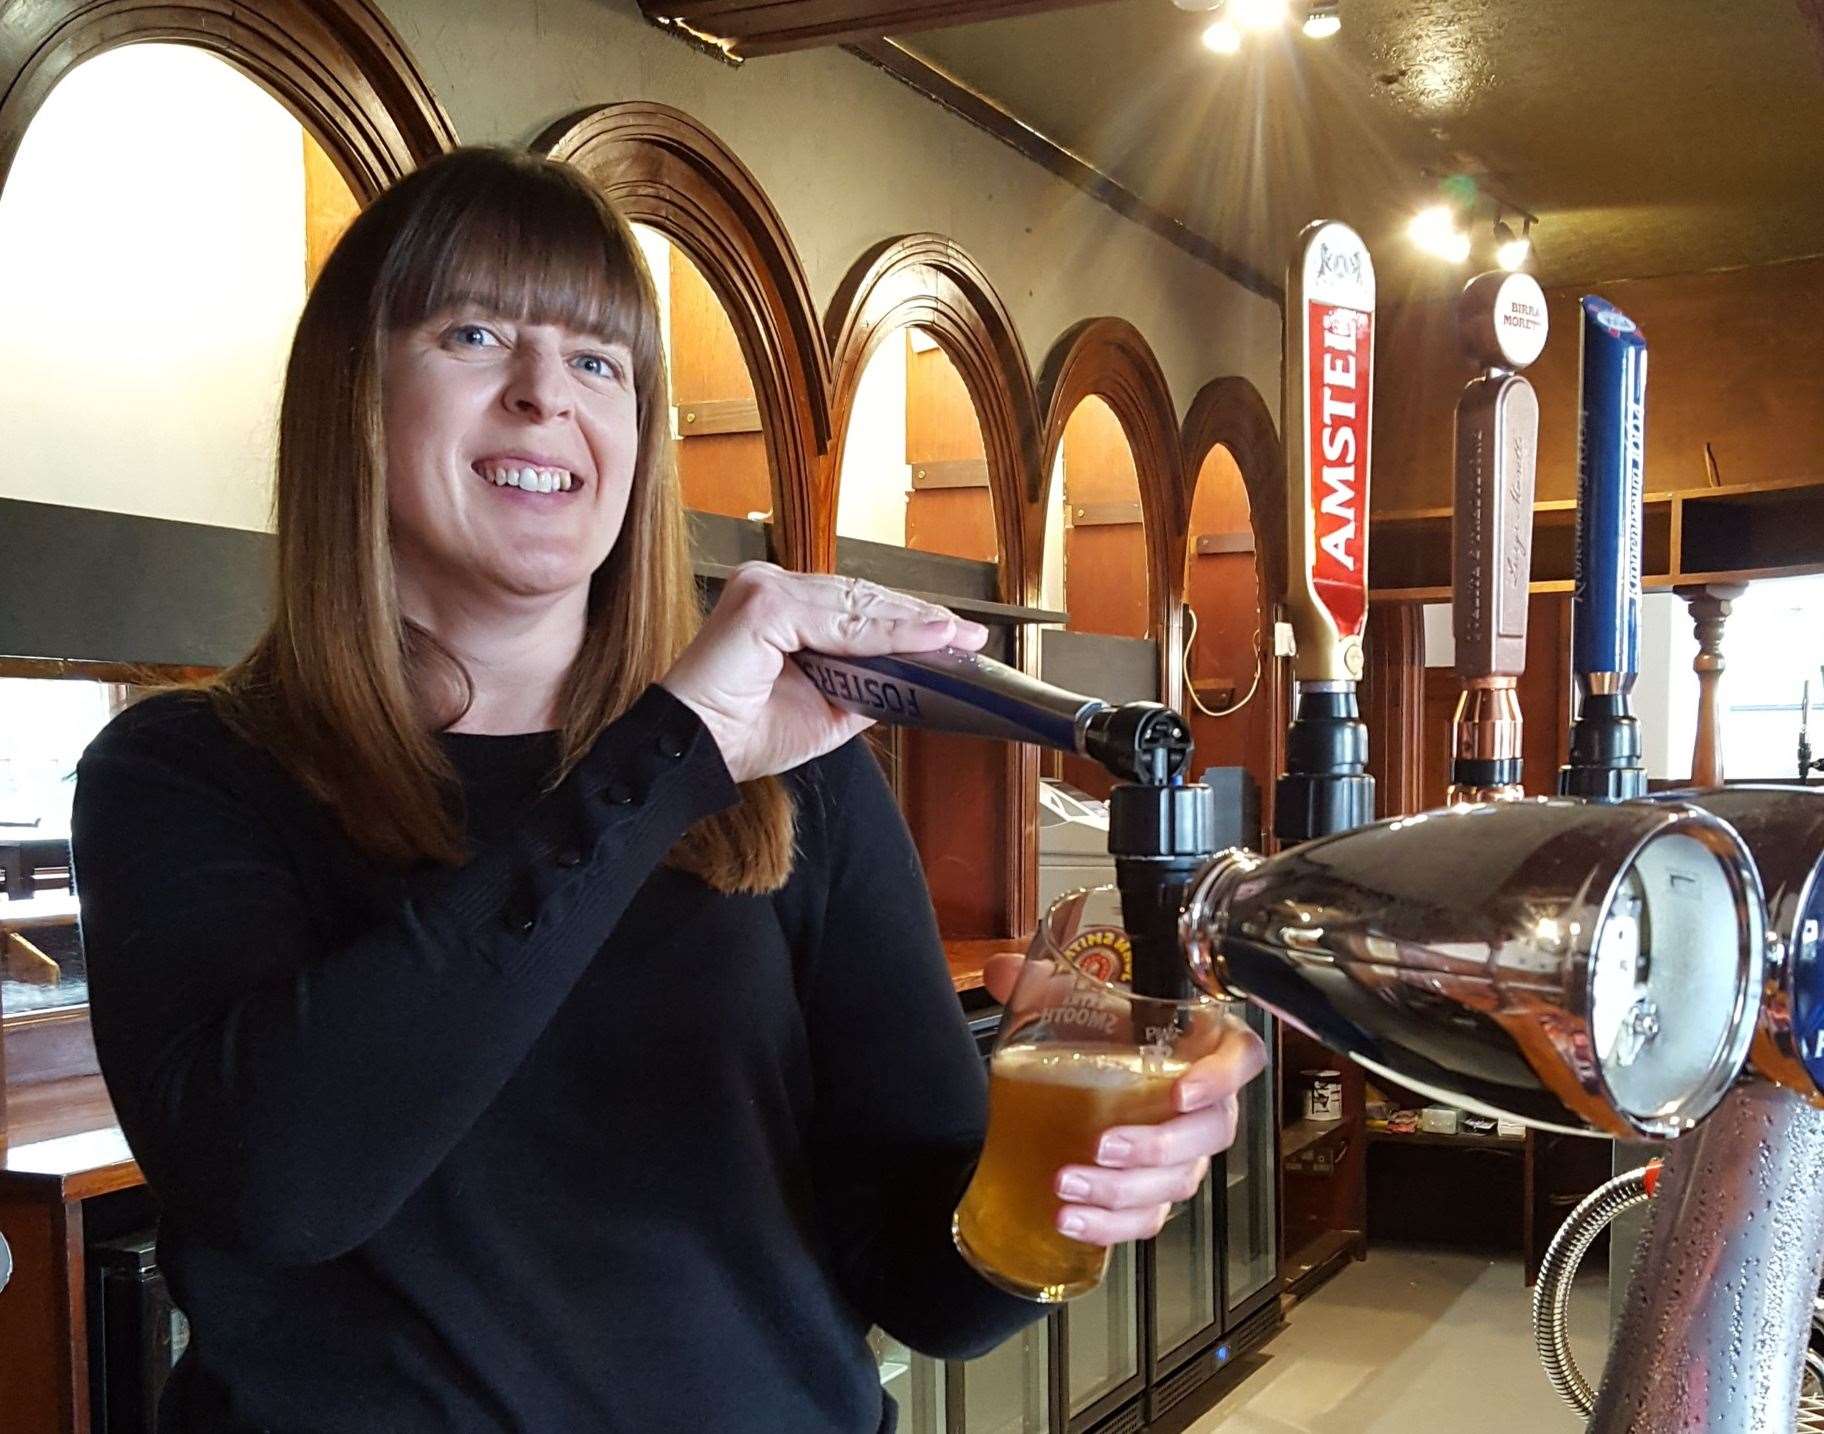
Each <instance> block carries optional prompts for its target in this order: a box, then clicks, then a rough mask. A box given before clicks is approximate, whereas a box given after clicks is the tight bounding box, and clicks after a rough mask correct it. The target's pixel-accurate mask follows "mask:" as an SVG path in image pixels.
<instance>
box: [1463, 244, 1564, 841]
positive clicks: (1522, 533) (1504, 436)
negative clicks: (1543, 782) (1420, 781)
mask: <svg viewBox="0 0 1824 1434" xmlns="http://www.w3.org/2000/svg"><path fill="white" fill-rule="evenodd" d="M1457 332H1458V335H1459V336H1460V338H1461V339H1462V343H1463V348H1464V350H1465V352H1467V353H1468V355H1469V357H1470V358H1471V359H1473V360H1474V361H1475V362H1476V364H1477V365H1478V366H1479V367H1480V368H1481V369H1482V372H1481V373H1480V374H1479V375H1477V377H1475V378H1473V379H1471V380H1470V381H1469V383H1468V384H1467V385H1466V386H1465V387H1464V389H1463V396H1462V397H1461V398H1460V399H1458V400H1457V443H1456V446H1457V471H1456V495H1455V497H1456V502H1455V505H1454V507H1453V509H1452V517H1451V530H1452V538H1453V542H1452V544H1451V563H1452V569H1451V627H1452V630H1453V634H1454V636H1455V638H1456V648H1457V657H1456V663H1457V676H1458V677H1460V678H1461V679H1462V680H1463V695H1462V697H1460V698H1459V699H1458V701H1457V715H1456V720H1455V721H1454V722H1453V723H1452V726H1451V763H1450V789H1449V791H1448V792H1446V794H1445V801H1446V803H1448V804H1451V805H1455V804H1457V803H1460V802H1484V801H1512V800H1516V799H1518V798H1519V797H1520V796H1522V795H1523V791H1522V788H1521V741H1520V739H1521V731H1522V728H1521V711H1520V698H1519V694H1518V692H1517V691H1516V690H1515V689H1516V686H1517V684H1518V682H1519V678H1520V674H1521V673H1522V672H1524V671H1525V670H1526V608H1527V597H1528V582H1529V580H1530V579H1531V577H1532V567H1533V563H1532V558H1533V481H1534V475H1535V473H1536V471H1537V468H1538V460H1539V398H1538V395H1537V394H1535V393H1534V392H1533V386H1532V384H1531V383H1529V382H1528V381H1527V380H1526V379H1524V378H1522V377H1521V376H1520V370H1521V369H1523V368H1525V367H1526V366H1527V365H1528V364H1530V363H1532V362H1533V360H1535V359H1536V358H1538V357H1539V354H1540V351H1541V350H1542V349H1544V347H1545V339H1546V312H1545V293H1544V291H1543V290H1542V289H1540V287H1539V283H1538V281H1537V280H1536V279H1534V278H1533V277H1532V276H1531V275H1529V274H1520V273H1512V274H1509V273H1503V272H1499V271H1497V272H1493V273H1488V274H1479V275H1477V276H1476V277H1475V278H1473V279H1471V280H1470V281H1469V283H1468V284H1466V285H1465V286H1464V288H1463V293H1462V295H1461V297H1460V298H1459V299H1458V300H1457Z"/></svg>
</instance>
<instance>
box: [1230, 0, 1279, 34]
mask: <svg viewBox="0 0 1824 1434" xmlns="http://www.w3.org/2000/svg"><path fill="white" fill-rule="evenodd" d="M1228 13H1229V18H1230V19H1231V20H1233V21H1234V22H1235V24H1236V26H1237V27H1238V28H1240V29H1243V30H1277V29H1278V28H1279V27H1280V26H1281V25H1283V24H1285V23H1286V0H1229V4H1228Z"/></svg>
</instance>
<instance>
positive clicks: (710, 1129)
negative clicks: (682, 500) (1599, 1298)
mask: <svg viewBox="0 0 1824 1434" xmlns="http://www.w3.org/2000/svg"><path fill="white" fill-rule="evenodd" d="M656 313H657V310H656V304H655V301H654V298H653V295H652V292H651V286H650V281H649V280H648V278H647V277H646V275H645V271H644V269H643V267H642V266H641V263H640V261H639V259H638V257H637V249H636V247H635V245H634V243H633V241H632V239H631V237H630V235H629V233H628V230H627V228H626V226H625V225H624V224H623V223H621V221H620V220H619V219H618V218H617V217H616V216H615V215H614V214H613V213H612V212H611V211H610V210H609V208H608V207H607V205H606V204H605V203H604V201H603V200H602V199H601V198H600V196H599V195H598V194H597V193H596V192H595V191H594V189H593V188H592V187H590V186H589V185H588V184H587V183H586V182H585V181H583V180H582V179H581V177H580V176H578V175H576V174H575V173H574V172H572V171H570V170H568V169H566V168H564V167H563V166H560V165H556V164H552V163H549V162H546V161H543V160H537V159H533V158H531V157H528V156H524V155H517V154H510V153H507V152H504V151H490V150H469V151H462V152H458V153H456V154H452V155H449V156H446V157H444V158H442V159H439V160H437V161H435V162H434V163H432V164H429V165H427V166H426V167H425V168H424V169H422V170H420V171H419V172H418V173H416V174H414V175H412V176H411V177H410V178H408V179H406V180H404V181H403V182H402V183H400V184H398V185H396V186H395V187H394V188H393V189H392V190H390V191H389V192H388V193H386V194H384V195H382V196H381V197H380V198H379V199H378V200H376V201H375V202H374V203H373V204H372V205H371V206H369V208H368V209H367V210H366V211H365V212H364V213H363V214H362V215H361V216H360V217H359V218H358V219H357V220H356V221H355V223H354V224H353V226H352V227H351V228H350V230H349V232H348V234H347V235H346V236H345V237H344V238H343V240H342V241H341V243H340V244H339V245H338V246H337V248H336V250H335V253H334V254H333V255H332V257H331V258H330V260H329V262H328V264H327V265H326V266H325V268H324V270H323V272H322V275H321V277H320V278H319V280H318V282H317V285H316V288H315V289H314V291H313V292H312V294H311V296H310V299H309V302H308V303H307V304H306V306H305V310H304V313H303V316H302V318H301V319H300V321H299V325H298V333H297V338H296V341H295V344H294V346H293V350H292V355H291V360H290V364H289V367H288V370H287V374H286V382H285V395H284V402H283V406H282V411H281V417H280V442H279V460H278V497H277V503H278V546H279V574H278V590H277V597H276V607H275V614H274V617H273V621H272V625H271V627H270V629H269V630H268V631H267V633H266V634H265V636H264V637H263V638H262V640H261V641H260V643H259V644H258V645H257V647H256V648H255V649H254V651H253V652H252V653H251V654H250V655H249V656H248V657H247V658H246V659H245V660H244V661H243V662H241V663H240V664H239V665H237V666H236V667H234V668H233V669H231V670H230V671H228V672H226V673H225V674H223V675H222V676H221V677H220V678H219V679H217V680H216V681H214V682H213V683H212V684H210V685H209V686H208V687H207V688H206V689H204V690H202V691H191V692H173V693H167V694H163V695H160V696H155V697H153V698H150V699H148V700H147V701H145V702H142V703H140V704H139V705H138V706H136V707H134V708H132V709H129V710H128V711H127V712H125V713H123V714H122V715H121V716H120V717H118V718H117V719H116V720H115V721H114V722H113V723H112V724H111V725H110V726H109V728H108V729H107V730H106V731H105V732H103V733H102V735H101V736H100V737H98V738H97V739H96V741H95V743H94V744H93V745H92V746H91V747H90V748H89V750H88V752H87V754H86V755H85V757H84V759H83V761H82V764H81V767H80V770H79V782H78V788H77V795H76V807H75V816H74V838H73V840H74V850H75V861H76V864H77V866H78V868H79V873H80V878H81V884H82V893H83V926H84V934H85V939H86V941H87V943H88V950H89V960H90V969H91V983H92V986H91V989H92V1000H93V1013H94V1024H95V1037H96V1043H97V1048H98V1050H99V1051H100V1054H101V1058H102V1069H103V1073H104V1074H105V1075H106V1077H107V1081H108V1086H109V1089H110V1091H111V1093H112V1095H113V1097H114V1100H115V1103H116V1106H117V1108H118V1111H119V1114H120V1119H121V1123H122V1126H123V1128H124V1129H125V1131H126V1133H127V1136H128V1139H129V1141H130V1143H131V1145H132V1147H133V1150H134V1152H135V1154H136V1156H137V1157H138V1158H139V1161H140V1163H141V1166H142V1167H143V1169H144V1171H145V1174H146V1177H147V1180H148V1182H149V1183H150V1184H151V1186H152V1188H153V1190H154V1191H155V1192H156V1194H157V1195H158V1197H159V1199H160V1202H161V1205H162V1208H163V1221H162V1226H161V1237H160V1252H159V1253H160V1263H161V1264H162V1265H163V1267H164V1269H165V1271H166V1273H167V1275H168V1277H169V1279H170V1281H171V1286H172V1289H173V1292H174V1294H175V1297H176V1300H177V1303H178V1304H179V1305H180V1306H181V1307H182V1308H183V1309H184V1310H185V1311H186V1312H187V1313H188V1315H189V1317H190V1320H191V1326H192V1335H191V1343H190V1346H189V1349H188V1350H187V1352H186V1353H185V1355H184V1357H183V1359H182V1360H181V1362H180V1363H179V1366H178V1368H177V1370H176V1371H175V1373H174V1374H173V1376H172V1381H171V1384H170V1386H169V1388H168V1390H167V1394H166V1397H165V1403H164V1409H163V1413H162V1420H163V1423H162V1426H161V1427H163V1428H165V1429H168V1430H175V1429H182V1430H186V1431H189V1430H218V1429H220V1430H229V1429H232V1430H252V1429H273V1430H324V1431H328V1430H335V1431H341V1430H350V1431H353V1430H360V1431H363V1432H364V1434H373V1431H380V1430H386V1431H406V1430H439V1431H448V1430H496V1429H514V1430H536V1431H584V1430H588V1431H634V1432H635V1434H652V1431H659V1430H679V1431H745V1430H755V1431H761V1430H764V1431H781V1434H812V1431H825V1430H827V1431H836V1434H872V1431H875V1430H877V1429H890V1428H891V1427H892V1424H893V1418H892V1411H891V1407H890V1405H888V1406H887V1407H886V1408H885V1409H884V1410H883V1402H882V1397H881V1392H880V1386H879V1381H878V1377H877V1375H876V1372H875V1370H874V1368H873V1365H872V1362H871V1360H870V1357H869V1352H868V1349H867V1346H866V1344H865V1339H864V1337H865V1333H866V1331H867V1329H868V1326H869V1325H870V1323H879V1324H881V1325H882V1326H884V1327H885V1328H887V1329H888V1330H890V1331H892V1332H894V1333H895V1334H897V1335H898V1336H899V1337H901V1338H903V1339H905V1340H906V1341H908V1342H909V1343H911V1344H912V1345H914V1346H915V1347H918V1348H920V1349H924V1350H927V1351H930V1352H932V1353H934V1354H939V1355H946V1356H964V1355H969V1354H973V1353H976V1352H979V1351H981V1350H984V1349H986V1348H988V1347H990V1346H992V1345H993V1344H994V1343H996V1342H997V1341H999V1340H1000V1339H1002V1338H1003V1337H1005V1336H1006V1335H1007V1334H1009V1333H1010V1332H1012V1331H1013V1330H1015V1329H1017V1328H1018V1327H1020V1326H1021V1325H1022V1324H1024V1323H1026V1322H1028V1321H1030V1320H1031V1319H1033V1318H1034V1317H1035V1316H1036V1315H1037V1314H1038V1313H1039V1311H1038V1309H1037V1308H1036V1307H1034V1306H1031V1305H1027V1304H1024V1303H1022V1302H1019V1301H1016V1300H1014V1299H1012V1298H1010V1297H1008V1296H1005V1295H1003V1294H1000V1293H999V1292H997V1291H995V1290H993V1289H991V1288H989V1287H988V1286H987V1285H986V1284H985V1283H984V1282H983V1281H982V1280H980V1279H979V1278H978V1277H977V1276H976V1275H975V1274H973V1273H972V1272H971V1271H970V1270H969V1269H968V1268H967V1267H966V1266H965V1265H964V1264H963V1263H962V1261H961V1260H960V1259H959V1258H958V1257H957V1255H956V1254H955V1252H954V1251H953V1250H952V1248H951V1246H950V1240H949V1234H948V1228H949V1216H950V1211H951V1209H952V1207H953V1205H954V1203H955V1201H956V1198H957V1196H958V1195H959V1193H960V1191H961V1189H962V1187H963V1183H964V1181H965V1179H966V1177H967V1173H968V1171H969V1169H970V1166H971V1163H972V1161H973V1159H974V1157H975V1155H976V1153H977V1151H978V1149H979V1147H980V1143H981V1139H982V1129H983V1104H984V1097H983V1086H984V1082H983V1077H982V1073H981V1070H980V1067H979V1064H978V1062H977V1059H976V1056H975V1051H974V1048H973V1046H972V1044H971V1042H970V1041H969V1039H968V1036H967V1033H966V1031H965V1029H964V1026H963V1024H962V1021H961V1017H960V1014H959V1012H958V1008H957V1005H956V1001H955V998H954V995H953V993H952V991H951V988H950V984H949V981H948V979H947V975H946V971H945V967H944V964H943V961H942V959H941V952H940V947H939V944H938V940H937V933H936V930H935V926H934V922H933V919H932V914H931V909H930V903H929V899H928V897H927V895H926V893H925V890H924V887H923V884H922V881H921V879H920V876H919V870H918V866H917V862H916V857H915V855H914V852H913V849H912V846H911V844H910V842H909V840H908V839H907V835H906V832H905V830H904V827H903V825H902V823H901V822H900V821H899V818H898V815H897V813H896V811H895V810H894V808H893V806H892V803H891V801H890V799H889V796H888V794H887V791H886V789H885V785H884V783H883V782H882V781H881V779H880V777H879V774H878V772H877V771H876V770H875V768H874V767H873V765H872V763H871V761H870V759H869V758H868V756H867V755H866V753H865V751H864V749H863V747H862V745H861V744H859V743H855V742H851V741H849V739H850V738H852V737H854V736H855V734H856V733H857V731H858V730H859V728H860V726H861V725H863V724H862V723H861V722H860V721H859V720H858V719H856V718H854V717H851V716H849V715H847V714H844V713H841V712H838V711H835V710H834V709H832V708H830V707H829V706H828V705H827V704H826V703H825V702H824V701H823V700H822V698H821V697H820V696H818V695H817V693H816V692H815V690H814V689H813V688H812V687H811V685H810V684H809V682H807V681H806V680H804V679H803V678H802V676H801V675H800V674H799V673H798V672H797V670H796V668H795V666H794V665H793V664H791V663H789V662H787V661H786V656H787V655H788V654H789V653H791V652H793V651H795V650H797V649H799V648H800V647H807V646H815V647H820V648H825V649H828V650H832V651H836V652H854V653H879V652H888V651H919V650H926V649H930V648H934V647H937V646H940V645H943V644H946V643H955V644H959V645H961V646H964V647H977V646H979V645H980V644H981V642H982V640H983V638H984V636H985V633H984V631H983V630H982V629H980V628H979V627H976V626H975V625H974V624H970V623H964V622H960V621H958V620H957V619H956V618H955V617H953V616H952V615H951V614H949V613H947V612H945V611H943V610H942V609H939V608H933V607H931V606H929V605H927V604H924V603H920V602H915V601H912V600H910V599H907V598H904V597H900V596H898V595H895V594H891V593H888V592H885V591H882V590H880V589H877V588H872V587H869V586H867V585H863V584H858V583H852V582H848V581H845V580H843V579H839V578H833V577H810V576H799V575H790V574H787V573H784V572H782V571H780V570H778V569H776V568H770V567H767V566H764V565H757V566H754V567H751V568H747V569H743V570H742V571H740V572H738V573H737V574H736V575H735V576H734V577H733V578H732V579H731V580H730V582H729V584H728V586H727V590H726V591H725V593H724V595H723V597H722V600H721V602H720V603H719V604H718V605H717V607H716V609H715V611H714V612H713V614H712V615H711V616H710V617H709V618H708V619H707V621H704V622H702V623H701V625H700V630H699V620H698V617H697V609H696V605H695V595H694V588H693V585H692V580H691V576H690V571H689V566H688V562H687V555H686V548H685V537H684V527H683V515H682V510H681V507H680V504H679V500H678V495H677V489H676V482H675V477H674V475H673V471H672V467H671V460H670V451H669V436H668V433H667V416H668V410H667V404H666V388H665V379H664V373H663V357H662V351H661V344H660V337H659V334H658V331H657V318H656ZM995 979H996V981H997V982H1004V979H1005V975H1004V973H1001V972H997V973H996V977H995ZM1259 1062H1260V1052H1259V1050H1258V1048H1257V1047H1256V1046H1254V1045H1253V1044H1251V1042H1250V1038H1247V1037H1245V1036H1243V1035H1239V1034H1236V1035H1231V1036H1229V1037H1228V1038H1226V1039H1224V1041H1223V1042H1222V1043H1221V1045H1220V1046H1219V1048H1218V1049H1217V1050H1216V1051H1214V1052H1213V1053H1212V1054H1211V1055H1210V1056H1209V1057H1207V1058H1206V1059H1205V1060H1204V1061H1202V1062H1201V1063H1200V1064H1199V1065H1198V1066H1197V1067H1195V1068H1194V1069H1193V1071H1192V1074H1191V1076H1189V1077H1187V1078H1186V1081H1185V1083H1184V1087H1185V1088H1184V1089H1182V1090H1181V1092H1180V1093H1181V1097H1182V1098H1183V1099H1182V1107H1183V1108H1184V1109H1185V1110H1186V1111H1187V1112H1189V1113H1187V1114H1185V1115H1182V1116H1179V1117H1177V1118H1176V1119H1174V1120H1172V1121H1170V1122H1167V1123H1165V1124H1162V1125H1159V1126H1155V1127H1150V1128H1146V1129H1141V1130H1135V1131H1129V1132H1125V1134H1126V1135H1127V1136H1128V1143H1129V1146H1130V1151H1129V1153H1128V1154H1127V1155H1126V1156H1125V1157H1123V1158H1122V1159H1120V1160H1116V1159H1113V1158H1112V1152H1111V1158H1110V1160H1109V1161H1108V1164H1107V1166H1106V1168H1103V1167H1098V1168H1093V1169H1080V1170H1069V1171H1065V1172H1061V1173H1060V1180H1061V1182H1063V1183H1062V1184H1061V1186H1060V1188H1061V1189H1064V1190H1067V1191H1069V1192H1074V1193H1072V1194H1071V1202H1070V1203H1069V1204H1068V1205H1067V1206H1066V1211H1067V1218H1069V1219H1071V1220H1073V1221H1075V1222H1077V1223H1076V1225H1075V1226H1074V1228H1075V1229H1076V1230H1077V1232H1078V1233H1079V1235H1080V1237H1081V1238H1083V1239H1086V1240H1092V1241H1098V1242H1102V1243H1112V1242H1114V1241H1117V1240H1123V1239H1132V1238H1135V1237H1138V1236H1143V1235H1147V1234H1150V1233H1152V1232H1153V1231H1155V1230H1156V1229H1157V1228H1158V1225H1159V1222H1160V1220H1161V1219H1162V1218H1163V1214H1164V1211H1165V1209H1166V1208H1167V1204H1166V1202H1169V1201H1172V1200H1176V1199H1179V1198H1182V1197H1183V1196H1185V1195H1186V1194H1187V1193H1188V1191H1189V1190H1190V1189H1191V1188H1192V1187H1193V1185H1194V1182H1195V1180H1196V1179H1197V1178H1198V1177H1200V1176H1201V1174H1202V1172H1203V1169H1204V1163H1205V1159H1206V1157H1207V1156H1208V1155H1209V1154H1210V1153H1211V1152H1213V1151H1214V1150H1216V1149H1219V1148H1221V1147H1222V1146H1223V1145H1225V1144H1226V1143H1227V1142H1228V1140H1229V1139H1230V1137H1231V1136H1232V1133H1233V1123H1234V1103H1233V1099H1232V1096H1233V1092H1234V1090H1235V1089H1236V1088H1237V1087H1238V1086H1239V1085H1240V1084H1241V1083H1242V1082H1243V1081H1245V1080H1246V1079H1247V1078H1248V1077H1249V1076H1251V1075H1252V1074H1253V1073H1254V1071H1255V1070H1256V1069H1258V1067H1259Z"/></svg>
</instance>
